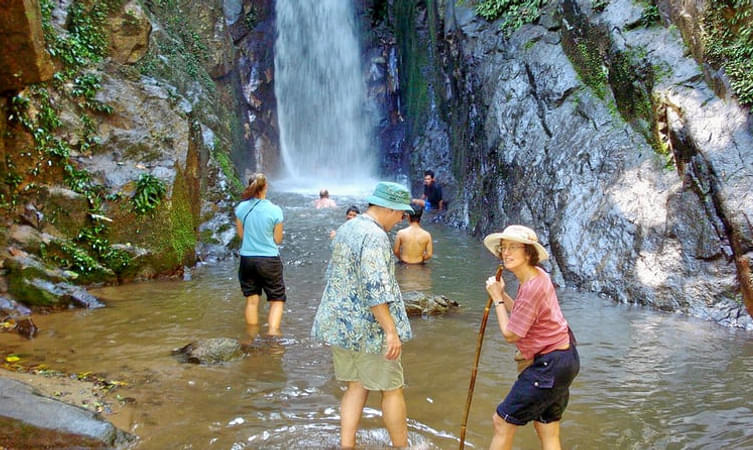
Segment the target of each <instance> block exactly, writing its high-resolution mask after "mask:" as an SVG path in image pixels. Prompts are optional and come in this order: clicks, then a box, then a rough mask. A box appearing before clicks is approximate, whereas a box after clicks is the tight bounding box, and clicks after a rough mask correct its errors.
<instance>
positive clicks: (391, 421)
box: [382, 388, 408, 447]
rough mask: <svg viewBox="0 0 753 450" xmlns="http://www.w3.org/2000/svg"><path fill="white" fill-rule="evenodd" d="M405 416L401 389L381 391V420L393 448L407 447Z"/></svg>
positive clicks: (405, 411) (405, 410)
mask: <svg viewBox="0 0 753 450" xmlns="http://www.w3.org/2000/svg"><path fill="white" fill-rule="evenodd" d="M407 415H408V413H407V409H406V406H405V396H404V395H403V388H399V389H394V390H391V391H382V419H383V420H384V425H385V426H386V427H387V431H388V432H389V433H390V439H391V440H392V445H393V446H394V447H407V446H408V422H407Z"/></svg>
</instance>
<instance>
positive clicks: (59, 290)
mask: <svg viewBox="0 0 753 450" xmlns="http://www.w3.org/2000/svg"><path fill="white" fill-rule="evenodd" d="M8 288H9V289H8V292H9V293H10V294H11V295H13V297H15V298H17V299H19V300H21V301H22V302H24V303H26V304H28V305H34V306H50V307H56V308H57V307H66V306H70V305H74V306H78V307H81V308H101V307H103V306H104V304H102V303H101V302H100V301H99V300H97V298H96V297H94V296H93V295H91V294H90V293H89V292H88V291H87V290H86V289H84V288H82V287H81V286H74V285H72V284H70V283H66V282H57V283H54V282H52V281H48V280H44V279H41V278H23V277H18V276H14V277H11V278H10V283H9V285H8Z"/></svg>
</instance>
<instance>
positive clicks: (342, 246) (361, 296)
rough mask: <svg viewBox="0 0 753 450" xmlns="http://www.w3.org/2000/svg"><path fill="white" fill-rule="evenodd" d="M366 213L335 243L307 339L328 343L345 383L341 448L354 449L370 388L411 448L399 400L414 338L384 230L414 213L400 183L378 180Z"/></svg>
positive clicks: (396, 435) (392, 429)
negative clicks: (404, 357)
mask: <svg viewBox="0 0 753 450" xmlns="http://www.w3.org/2000/svg"><path fill="white" fill-rule="evenodd" d="M366 201H367V202H368V204H369V205H368V209H367V210H366V211H365V212H364V213H363V214H360V215H358V216H356V217H355V218H353V219H351V220H348V221H347V222H345V223H344V224H343V225H341V226H340V228H339V229H338V230H337V234H336V236H335V239H334V240H333V241H332V258H331V259H330V262H329V265H328V267H327V274H326V277H327V279H326V285H325V287H324V293H323V294H322V299H321V302H320V304H319V308H318V310H317V312H316V316H315V317H314V324H313V327H312V329H311V335H312V337H313V338H314V339H316V340H318V341H321V342H324V343H326V344H329V345H330V347H331V350H332V360H333V364H334V368H335V377H336V378H337V379H338V380H340V381H344V382H346V383H347V386H348V387H347V390H346V391H345V393H344V394H343V398H342V401H341V404H340V428H341V430H340V445H341V446H342V447H345V448H352V447H354V446H355V444H356V442H355V441H356V431H357V430H358V424H359V422H360V420H361V415H362V413H363V407H364V405H365V404H366V400H367V398H368V396H369V393H370V392H371V391H380V392H381V395H382V417H383V420H384V424H385V426H386V427H387V431H388V432H389V434H390V439H391V440H392V445H393V446H395V447H406V446H407V445H408V427H407V412H406V405H405V397H404V395H403V385H404V377H403V366H402V363H401V354H402V345H403V342H405V341H408V340H410V339H411V338H412V332H411V327H410V322H408V315H407V313H406V312H405V305H404V303H403V298H402V295H401V293H400V287H399V286H398V284H397V280H396V279H395V264H394V262H393V260H392V247H391V246H390V239H389V237H388V236H387V232H388V231H390V230H391V229H392V227H394V226H395V225H396V224H397V223H398V222H400V221H401V220H402V219H403V213H404V212H405V211H410V212H412V211H413V210H412V209H411V207H410V193H409V192H408V189H406V188H405V187H404V186H402V185H399V184H396V183H389V182H380V183H378V184H377V185H376V188H375V189H374V192H373V194H372V195H371V196H369V197H368V198H367V199H366Z"/></svg>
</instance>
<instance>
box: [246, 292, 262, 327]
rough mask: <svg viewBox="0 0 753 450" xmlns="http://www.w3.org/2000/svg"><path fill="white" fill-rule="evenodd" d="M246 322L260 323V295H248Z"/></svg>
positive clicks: (251, 323)
mask: <svg viewBox="0 0 753 450" xmlns="http://www.w3.org/2000/svg"><path fill="white" fill-rule="evenodd" d="M246 323H247V324H248V325H257V324H258V323H259V296H258V295H249V296H248V297H246Z"/></svg>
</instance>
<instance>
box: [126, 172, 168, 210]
mask: <svg viewBox="0 0 753 450" xmlns="http://www.w3.org/2000/svg"><path fill="white" fill-rule="evenodd" d="M165 192H167V190H166V189H165V184H164V183H163V182H162V181H160V179H159V178H157V177H155V176H154V175H152V174H149V173H143V174H141V176H140V177H139V180H138V181H137V182H136V193H135V194H133V198H131V203H132V205H133V210H134V211H135V212H136V213H138V214H142V215H143V214H147V213H150V212H152V211H154V210H155V209H157V206H159V204H160V202H161V201H162V198H163V197H164V196H165Z"/></svg>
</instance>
